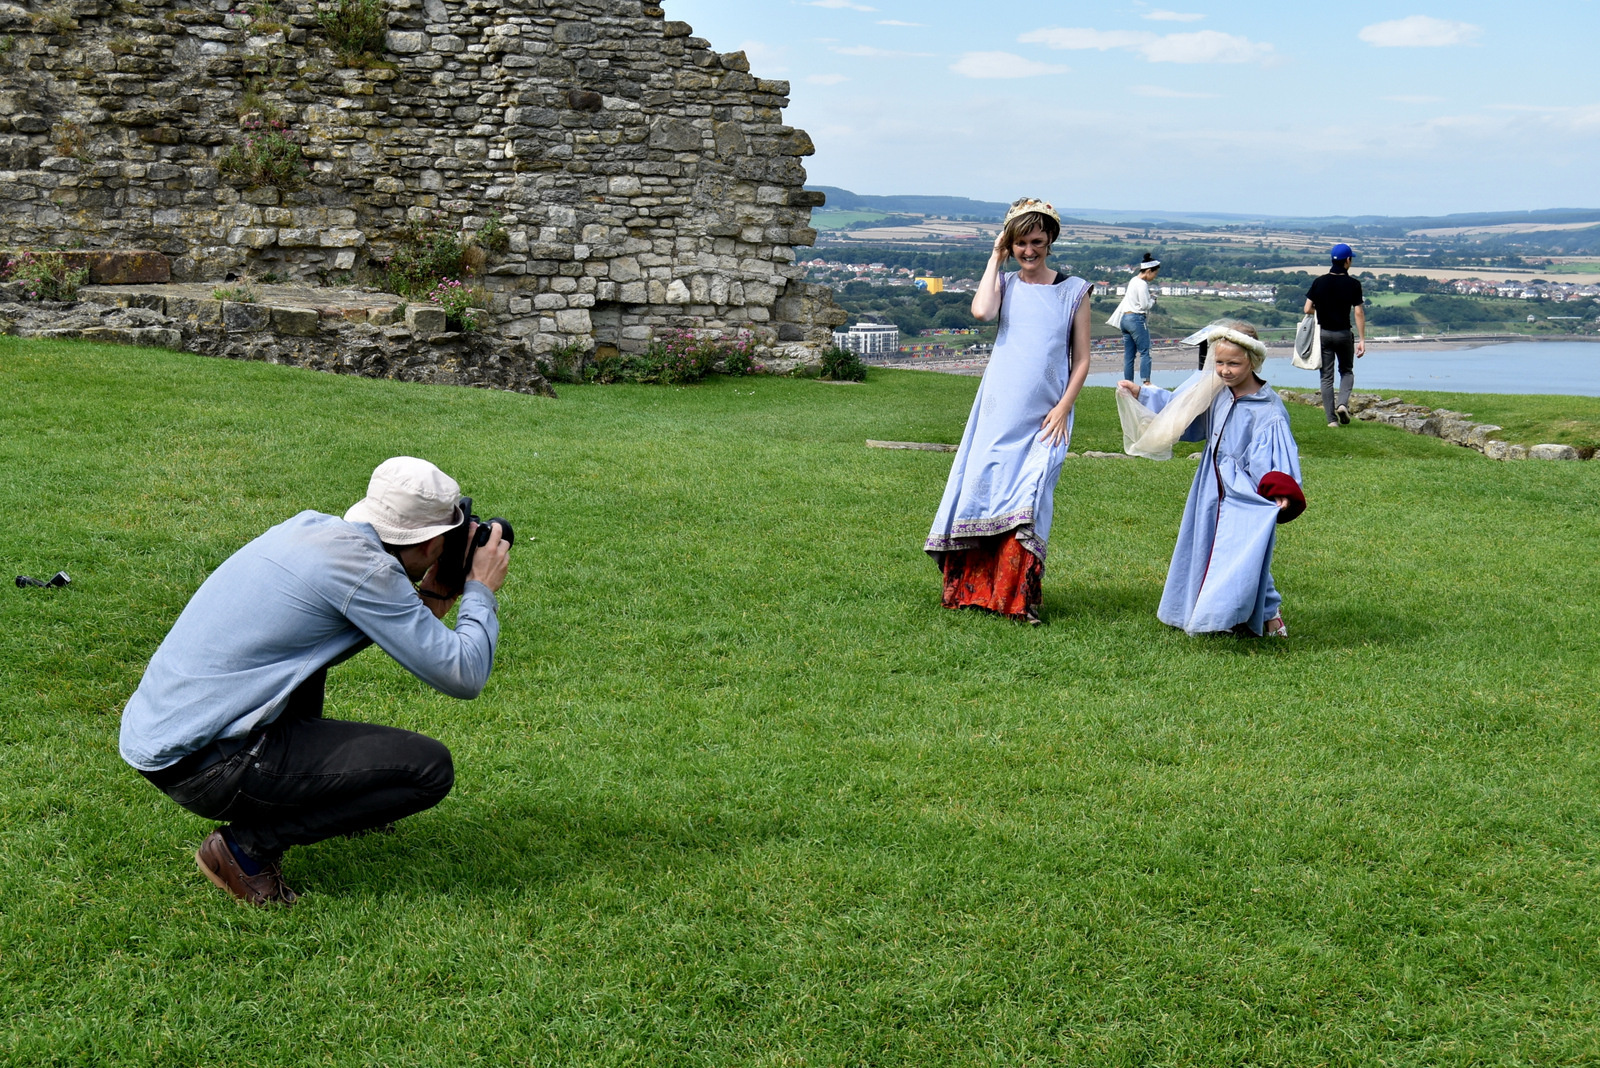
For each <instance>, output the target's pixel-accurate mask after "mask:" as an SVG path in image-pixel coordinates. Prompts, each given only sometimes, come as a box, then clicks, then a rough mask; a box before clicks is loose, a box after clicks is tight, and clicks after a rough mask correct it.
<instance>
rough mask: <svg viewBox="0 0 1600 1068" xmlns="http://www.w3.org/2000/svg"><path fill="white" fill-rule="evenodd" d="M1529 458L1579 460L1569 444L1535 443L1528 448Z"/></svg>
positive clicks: (1579, 457)
mask: <svg viewBox="0 0 1600 1068" xmlns="http://www.w3.org/2000/svg"><path fill="white" fill-rule="evenodd" d="M1528 459H1530V460H1581V459H1583V457H1581V456H1579V455H1578V450H1577V449H1574V448H1573V447H1572V446H1571V445H1535V446H1533V447H1532V448H1530V449H1529V450H1528Z"/></svg>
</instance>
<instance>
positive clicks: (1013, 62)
mask: <svg viewBox="0 0 1600 1068" xmlns="http://www.w3.org/2000/svg"><path fill="white" fill-rule="evenodd" d="M950 69H951V70H953V71H955V72H956V73H957V74H962V75H965V76H966V77H968V78H1037V77H1039V76H1041V75H1045V74H1065V73H1067V71H1068V70H1070V69H1071V68H1069V67H1063V66H1060V65H1058V64H1055V63H1040V62H1038V61H1037V60H1032V59H1024V58H1023V57H1021V56H1018V55H1013V54H1011V53H1010V52H968V53H966V54H965V55H963V56H962V57H961V58H960V59H958V60H956V61H955V62H954V63H952V64H950Z"/></svg>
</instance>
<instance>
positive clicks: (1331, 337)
mask: <svg viewBox="0 0 1600 1068" xmlns="http://www.w3.org/2000/svg"><path fill="white" fill-rule="evenodd" d="M1335 358H1337V359H1338V361H1339V404H1341V405H1343V404H1349V403H1350V391H1351V390H1352V389H1354V388H1355V385H1356V375H1355V370H1356V332H1355V331H1354V330H1324V331H1323V332H1322V410H1323V411H1325V412H1327V413H1328V422H1330V423H1333V422H1337V419H1335V417H1334V401H1333V363H1334V360H1335Z"/></svg>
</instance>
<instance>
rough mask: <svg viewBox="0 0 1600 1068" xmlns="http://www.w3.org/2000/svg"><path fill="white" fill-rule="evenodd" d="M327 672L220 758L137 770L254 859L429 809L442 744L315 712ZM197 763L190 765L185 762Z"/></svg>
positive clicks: (442, 774)
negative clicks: (219, 825) (218, 826)
mask: <svg viewBox="0 0 1600 1068" xmlns="http://www.w3.org/2000/svg"><path fill="white" fill-rule="evenodd" d="M326 679H327V670H326V669H323V670H322V671H319V672H317V673H316V674H315V675H313V676H311V677H310V678H309V679H307V680H306V681H305V682H304V683H302V684H301V685H300V687H299V688H298V689H296V690H295V691H294V693H293V694H291V695H290V697H289V704H288V706H287V707H286V708H285V709H284V710H283V713H282V715H280V716H279V717H278V718H277V719H275V720H273V721H272V723H270V724H269V725H267V726H266V727H264V728H262V729H261V730H259V731H256V732H255V733H253V734H251V735H250V736H249V737H248V738H246V739H244V740H243V743H242V748H237V751H236V752H232V751H231V750H233V749H235V748H236V747H237V746H239V744H240V743H234V744H233V745H229V746H226V749H225V750H224V751H230V752H229V755H227V756H225V757H222V758H221V759H216V757H217V751H215V750H213V751H211V752H208V751H207V750H202V751H201V752H200V753H198V754H195V755H194V756H192V757H188V758H185V760H184V761H183V762H180V765H187V766H179V767H178V768H176V769H174V768H168V769H164V770H163V771H156V772H146V773H145V777H146V778H147V779H149V780H150V781H151V782H153V783H155V784H156V786H157V787H158V788H159V789H160V790H161V791H162V792H163V793H165V794H166V795H167V796H168V797H170V798H172V800H174V801H176V802H177V803H178V804H180V805H182V806H183V807H184V808H186V809H188V810H189V811H190V812H193V813H196V814H197V815H201V816H205V817H206V818H207V819H214V820H219V821H222V822H225V823H229V824H231V827H232V831H233V838H234V841H236V842H238V843H239V846H240V847H241V848H242V849H243V850H244V851H245V852H246V853H248V854H250V855H251V856H252V857H254V858H256V859H257V860H260V861H266V862H270V861H274V860H276V859H277V858H278V857H280V856H282V854H283V851H284V850H285V849H288V848H289V847H290V846H295V845H308V844H309V843H311V842H320V841H322V840H323V839H324V838H332V837H333V836H335V835H339V834H348V833H350V832H352V831H364V830H369V829H371V828H374V827H382V826H383V825H384V824H386V823H392V822H393V821H395V820H398V819H403V818H405V817H406V816H410V815H413V814H415V813H418V812H421V811H423V810H424V809H429V808H432V807H433V806H434V805H437V804H438V803H439V802H440V801H442V800H444V797H445V795H446V794H448V793H449V792H450V787H451V786H453V785H454V784H455V766H454V764H452V763H451V760H450V750H448V749H446V748H445V747H444V745H443V744H441V743H439V742H436V741H434V740H433V739H432V738H429V737H428V736H427V735H425V734H417V733H416V732H414V731H407V730H401V729H400V728H398V727H383V726H378V725H376V724H371V723H352V722H349V721H346V720H337V719H323V718H322V695H323V687H324V684H325V682H326ZM208 761H214V762H209V763H208ZM195 764H203V765H206V766H203V767H200V768H199V770H193V771H191V770H190V769H191V768H192V767H193V766H194V765H195Z"/></svg>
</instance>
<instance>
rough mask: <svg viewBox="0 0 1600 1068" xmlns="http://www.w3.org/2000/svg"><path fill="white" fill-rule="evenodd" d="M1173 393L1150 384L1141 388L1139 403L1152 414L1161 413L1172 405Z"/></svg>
mask: <svg viewBox="0 0 1600 1068" xmlns="http://www.w3.org/2000/svg"><path fill="white" fill-rule="evenodd" d="M1172 397H1173V391H1172V390H1170V389H1163V388H1162V387H1160V386H1152V385H1149V384H1146V385H1143V386H1141V387H1139V403H1140V404H1142V405H1144V406H1145V407H1146V408H1149V409H1150V410H1151V411H1152V412H1159V411H1160V410H1161V409H1163V408H1165V407H1166V406H1167V405H1168V404H1171V403H1172Z"/></svg>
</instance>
